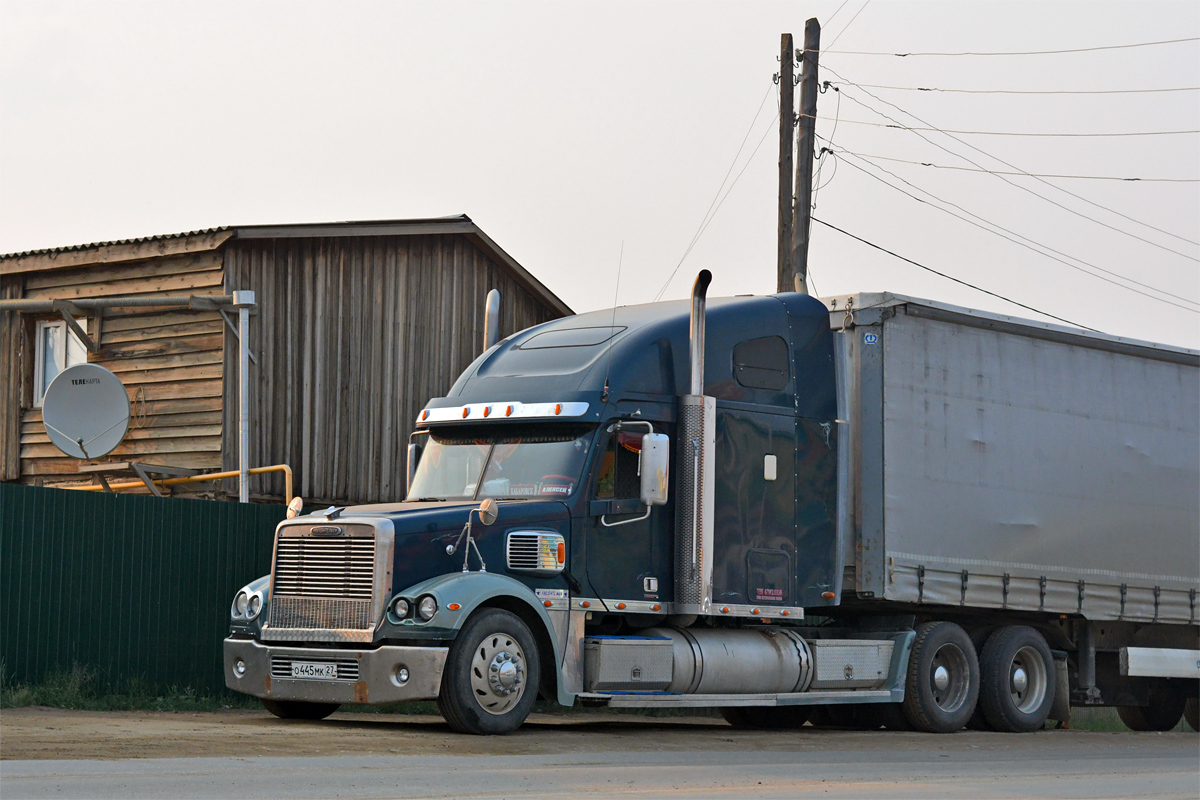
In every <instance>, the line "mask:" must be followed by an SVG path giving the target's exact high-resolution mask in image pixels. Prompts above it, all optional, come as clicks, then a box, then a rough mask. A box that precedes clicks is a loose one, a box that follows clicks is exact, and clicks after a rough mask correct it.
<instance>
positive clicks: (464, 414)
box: [463, 408, 471, 419]
mask: <svg viewBox="0 0 1200 800" xmlns="http://www.w3.org/2000/svg"><path fill="white" fill-rule="evenodd" d="M470 413H471V409H469V408H464V409H463V419H466V418H467V414H470Z"/></svg>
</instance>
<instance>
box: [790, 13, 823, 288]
mask: <svg viewBox="0 0 1200 800" xmlns="http://www.w3.org/2000/svg"><path fill="white" fill-rule="evenodd" d="M820 50H821V25H820V23H818V22H817V21H816V19H810V20H809V21H808V22H806V23H804V60H803V62H802V66H801V69H800V126H799V128H800V132H799V146H798V148H797V150H796V202H795V204H794V206H793V207H794V210H795V216H794V217H793V219H792V281H793V289H794V290H795V291H797V292H800V293H801V294H808V230H809V225H810V221H811V217H812V173H813V149H814V145H815V143H816V138H817V56H818V54H819V53H820Z"/></svg>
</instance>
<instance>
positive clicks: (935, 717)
mask: <svg viewBox="0 0 1200 800" xmlns="http://www.w3.org/2000/svg"><path fill="white" fill-rule="evenodd" d="M916 633H917V635H916V638H915V639H913V646H912V655H910V656H909V659H908V676H907V678H906V679H905V690H904V715H905V716H906V717H907V718H908V721H909V722H910V723H911V724H912V726H913V727H914V728H915V729H917V730H919V731H925V732H926V733H953V732H954V731H957V730H959V729H960V728H962V727H963V726H964V725H966V724H967V720H968V719H970V718H971V713H972V712H973V711H974V710H975V703H976V702H977V701H978V699H979V659H978V658H977V657H976V655H975V646H974V645H973V644H971V637H970V636H967V632H966V631H964V630H963V629H962V628H961V627H959V626H958V625H956V624H954V623H953V622H926V623H924V624H922V625H918V626H917V631H916Z"/></svg>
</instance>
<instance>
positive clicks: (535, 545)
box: [505, 531, 564, 572]
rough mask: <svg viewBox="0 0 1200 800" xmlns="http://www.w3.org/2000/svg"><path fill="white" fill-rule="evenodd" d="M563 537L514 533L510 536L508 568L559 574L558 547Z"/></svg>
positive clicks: (529, 532)
mask: <svg viewBox="0 0 1200 800" xmlns="http://www.w3.org/2000/svg"><path fill="white" fill-rule="evenodd" d="M563 541H564V540H563V537H562V536H561V535H559V534H557V533H549V532H546V533H543V532H540V531H519V532H517V531H514V532H513V533H510V534H509V535H508V541H507V545H506V548H505V550H506V553H505V555H506V556H507V560H508V568H509V569H512V570H533V571H538V572H559V571H561V570H562V568H563V566H564V565H563V564H560V563H558V547H559V545H560V544H562V542H563Z"/></svg>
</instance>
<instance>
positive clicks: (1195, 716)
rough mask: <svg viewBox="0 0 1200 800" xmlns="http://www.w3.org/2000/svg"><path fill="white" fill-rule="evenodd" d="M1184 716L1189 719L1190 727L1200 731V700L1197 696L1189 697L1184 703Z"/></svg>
mask: <svg viewBox="0 0 1200 800" xmlns="http://www.w3.org/2000/svg"><path fill="white" fill-rule="evenodd" d="M1183 718H1184V719H1186V720H1187V724H1188V727H1189V728H1191V729H1192V730H1194V731H1200V700H1197V699H1196V698H1195V697H1189V698H1188V701H1187V702H1186V703H1184V704H1183Z"/></svg>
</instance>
